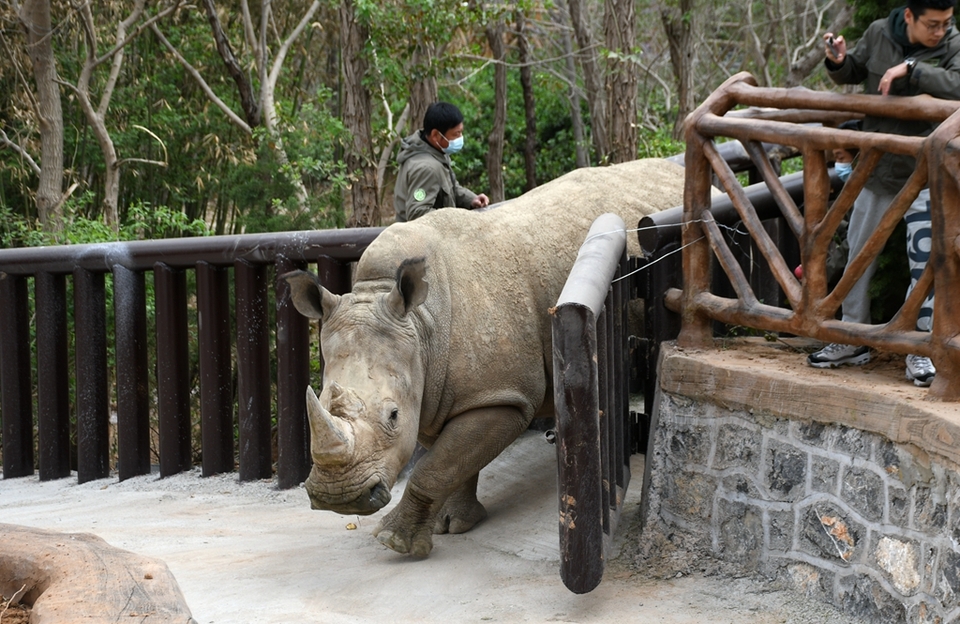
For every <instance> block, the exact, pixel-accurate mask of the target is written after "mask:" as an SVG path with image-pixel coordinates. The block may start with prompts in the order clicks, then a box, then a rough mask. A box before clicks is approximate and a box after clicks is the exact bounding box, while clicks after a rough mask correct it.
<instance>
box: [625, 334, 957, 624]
mask: <svg viewBox="0 0 960 624" xmlns="http://www.w3.org/2000/svg"><path fill="white" fill-rule="evenodd" d="M718 347H719V348H718V349H717V350H711V351H706V350H705V351H685V350H682V349H678V348H677V347H676V346H673V345H663V349H662V352H661V362H660V376H659V379H660V388H659V389H658V396H657V398H656V400H655V406H656V411H655V415H654V424H653V428H652V431H651V442H650V448H649V450H648V453H647V457H646V461H647V466H646V470H645V475H644V477H645V483H644V492H643V499H644V505H645V511H644V521H645V527H644V536H643V538H642V539H643V540H645V541H646V542H648V543H667V542H669V543H671V544H674V545H677V544H679V545H681V547H682V549H683V550H684V551H686V552H687V559H689V560H691V561H695V560H698V558H701V557H702V556H704V555H708V556H710V557H712V558H714V559H716V560H718V561H720V562H722V565H723V573H725V574H728V575H734V576H736V575H740V574H747V575H758V576H760V577H761V578H764V579H766V580H767V581H768V582H770V583H772V584H775V585H779V586H787V587H791V588H793V589H799V590H800V591H803V592H805V593H806V594H807V595H809V596H811V597H814V598H816V599H818V600H822V601H824V602H828V603H831V604H833V605H835V606H837V607H839V608H841V609H842V610H844V611H846V612H847V613H849V614H851V615H854V616H856V617H858V618H861V619H862V620H863V621H866V622H877V623H881V622H882V623H884V624H887V623H889V622H910V623H917V624H921V623H927V622H953V621H960V472H958V466H960V452H958V449H957V448H955V447H954V445H953V443H954V440H960V405H957V404H950V403H940V402H933V401H927V400H925V396H926V390H925V389H922V388H917V387H915V386H913V385H912V384H911V383H909V382H908V381H907V380H906V379H905V378H904V374H903V358H902V357H901V356H890V355H887V354H877V355H876V356H875V358H874V361H873V362H871V363H870V365H868V366H865V367H862V368H842V369H835V370H818V369H812V368H809V367H807V366H806V365H805V363H804V361H805V353H806V352H809V351H812V350H815V349H816V345H813V344H810V343H809V342H806V341H777V342H774V343H769V342H765V341H762V340H759V341H758V340H738V341H733V342H722V343H718Z"/></svg>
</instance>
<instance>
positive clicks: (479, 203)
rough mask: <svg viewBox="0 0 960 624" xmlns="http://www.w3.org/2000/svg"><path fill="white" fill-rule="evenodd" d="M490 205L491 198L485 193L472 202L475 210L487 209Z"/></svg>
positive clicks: (471, 204)
mask: <svg viewBox="0 0 960 624" xmlns="http://www.w3.org/2000/svg"><path fill="white" fill-rule="evenodd" d="M489 205H490V198H489V197H487V196H486V195H484V194H483V193H480V194H479V195H477V196H476V197H474V198H473V201H472V202H470V206H472V207H473V208H486V207H487V206H489Z"/></svg>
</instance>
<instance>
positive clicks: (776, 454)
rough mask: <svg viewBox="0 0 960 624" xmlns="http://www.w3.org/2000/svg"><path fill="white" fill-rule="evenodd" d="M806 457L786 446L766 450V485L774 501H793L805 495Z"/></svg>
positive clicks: (771, 446)
mask: <svg viewBox="0 0 960 624" xmlns="http://www.w3.org/2000/svg"><path fill="white" fill-rule="evenodd" d="M806 481H807V455H806V453H804V452H802V451H800V450H798V449H796V448H794V447H792V446H788V445H786V444H771V445H770V447H769V449H768V450H767V460H766V484H767V488H768V489H769V491H770V494H771V496H772V497H773V498H774V500H780V501H795V500H799V499H800V498H802V497H803V495H804V494H805V493H806V492H805V490H806V487H805V486H806Z"/></svg>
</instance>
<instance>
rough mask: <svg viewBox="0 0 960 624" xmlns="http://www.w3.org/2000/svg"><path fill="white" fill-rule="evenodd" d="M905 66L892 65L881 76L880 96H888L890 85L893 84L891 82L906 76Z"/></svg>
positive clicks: (903, 64) (902, 64)
mask: <svg viewBox="0 0 960 624" xmlns="http://www.w3.org/2000/svg"><path fill="white" fill-rule="evenodd" d="M907 73H908V70H907V64H906V63H900V64H899V65H894V66H893V67H891V68H890V69H888V70H887V71H886V73H884V74H883V78H881V79H880V89H879V91H880V95H889V94H890V85H892V84H893V81H894V80H896V79H897V78H903V77H905V76H906V75H907Z"/></svg>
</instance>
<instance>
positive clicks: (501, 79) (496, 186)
mask: <svg viewBox="0 0 960 624" xmlns="http://www.w3.org/2000/svg"><path fill="white" fill-rule="evenodd" d="M504 30H505V28H504V25H503V22H502V21H501V20H497V21H496V22H493V23H491V24H488V25H487V28H486V33H487V42H488V43H489V44H490V51H491V53H492V55H493V59H494V61H496V64H495V65H494V67H493V88H494V97H493V101H494V105H493V129H491V130H490V136H489V137H488V138H487V145H488V148H489V149H488V150H487V177H488V178H489V179H490V188H489V189H488V191H487V195H488V196H489V197H490V203H497V202H502V201H503V200H504V187H503V141H504V135H505V134H506V129H507V66H506V65H504V60H505V59H506V45H505V44H504V42H503V33H504Z"/></svg>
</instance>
